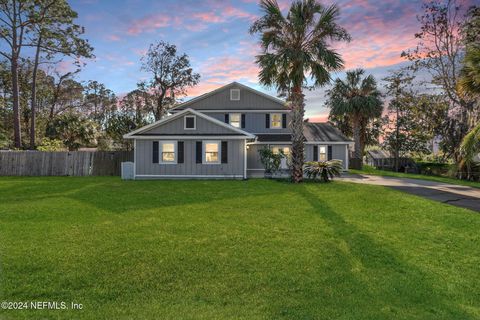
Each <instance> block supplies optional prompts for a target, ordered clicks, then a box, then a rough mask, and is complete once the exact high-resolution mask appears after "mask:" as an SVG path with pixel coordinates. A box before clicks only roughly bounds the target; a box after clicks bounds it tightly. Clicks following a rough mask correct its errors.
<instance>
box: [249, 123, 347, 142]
mask: <svg viewBox="0 0 480 320" xmlns="http://www.w3.org/2000/svg"><path fill="white" fill-rule="evenodd" d="M303 135H304V136H305V141H307V142H312V141H320V142H323V141H325V142H351V140H350V139H348V138H347V137H345V136H344V135H343V134H342V133H341V132H340V130H338V129H337V128H335V127H334V126H332V125H331V124H329V123H312V122H305V123H304V125H303ZM256 136H257V141H260V142H290V141H291V140H292V135H291V134H285V133H284V134H281V133H280V134H256Z"/></svg>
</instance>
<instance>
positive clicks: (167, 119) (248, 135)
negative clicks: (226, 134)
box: [123, 108, 255, 139]
mask: <svg viewBox="0 0 480 320" xmlns="http://www.w3.org/2000/svg"><path fill="white" fill-rule="evenodd" d="M187 113H190V114H194V115H196V116H198V117H201V118H203V119H205V120H208V121H210V122H212V123H214V124H216V125H219V126H222V127H224V128H227V129H229V130H231V131H233V132H234V133H237V134H238V135H243V136H245V137H246V138H250V139H253V138H255V136H254V135H253V134H251V133H248V132H246V131H243V130H241V129H239V128H235V127H233V126H231V125H229V124H227V123H224V122H222V121H220V120H217V119H215V118H212V117H210V116H207V115H206V114H204V113H201V112H198V111H195V110H193V109H190V108H188V109H185V110H182V111H180V112H178V113H175V114H173V115H170V116H167V117H165V118H163V119H160V120H158V121H156V122H154V123H152V124H149V125H146V126H143V127H141V128H139V129H137V130H134V131H132V132H129V133H127V134H125V135H123V138H124V139H134V138H135V137H136V136H140V135H141V134H142V132H145V131H147V130H150V129H153V128H155V127H158V126H161V125H163V124H165V123H168V122H170V121H172V120H175V119H177V118H180V117H181V116H182V115H184V114H187Z"/></svg>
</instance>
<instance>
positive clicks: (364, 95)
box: [326, 69, 383, 167]
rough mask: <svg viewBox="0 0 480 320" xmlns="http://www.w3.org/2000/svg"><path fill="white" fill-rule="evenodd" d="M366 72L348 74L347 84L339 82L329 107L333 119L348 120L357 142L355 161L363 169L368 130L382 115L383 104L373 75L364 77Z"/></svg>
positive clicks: (358, 70) (332, 93)
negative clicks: (373, 121)
mask: <svg viewBox="0 0 480 320" xmlns="http://www.w3.org/2000/svg"><path fill="white" fill-rule="evenodd" d="M364 74H365V70H363V69H356V70H351V71H347V78H346V79H345V80H342V79H337V80H335V84H334V86H333V88H332V89H331V90H329V91H328V92H327V97H328V99H327V102H326V105H327V106H328V107H329V108H330V115H332V116H345V117H347V118H348V119H349V121H350V122H351V126H352V131H353V140H354V142H355V158H356V159H359V160H357V161H358V162H359V166H360V167H361V165H362V158H363V151H364V149H365V138H366V128H367V124H368V122H369V121H370V120H372V119H375V118H378V117H380V116H381V115H382V111H383V102H382V100H381V94H380V91H379V90H378V89H377V82H376V80H375V78H374V77H373V76H372V75H368V76H366V77H363V76H364Z"/></svg>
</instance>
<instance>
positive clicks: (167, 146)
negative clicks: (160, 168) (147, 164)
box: [160, 141, 177, 163]
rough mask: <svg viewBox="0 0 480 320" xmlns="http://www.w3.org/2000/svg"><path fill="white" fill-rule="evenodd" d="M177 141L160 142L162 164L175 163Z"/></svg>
mask: <svg viewBox="0 0 480 320" xmlns="http://www.w3.org/2000/svg"><path fill="white" fill-rule="evenodd" d="M175 146H176V142H175V141H162V142H160V163H175V162H176V160H177V154H176V153H177V150H176V147H175Z"/></svg>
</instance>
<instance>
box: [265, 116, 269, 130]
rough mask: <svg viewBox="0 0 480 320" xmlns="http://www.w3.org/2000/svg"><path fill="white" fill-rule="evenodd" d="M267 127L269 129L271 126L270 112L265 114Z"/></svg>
mask: <svg viewBox="0 0 480 320" xmlns="http://www.w3.org/2000/svg"><path fill="white" fill-rule="evenodd" d="M265 128H267V129H269V128H270V114H269V113H267V114H266V115H265Z"/></svg>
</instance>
